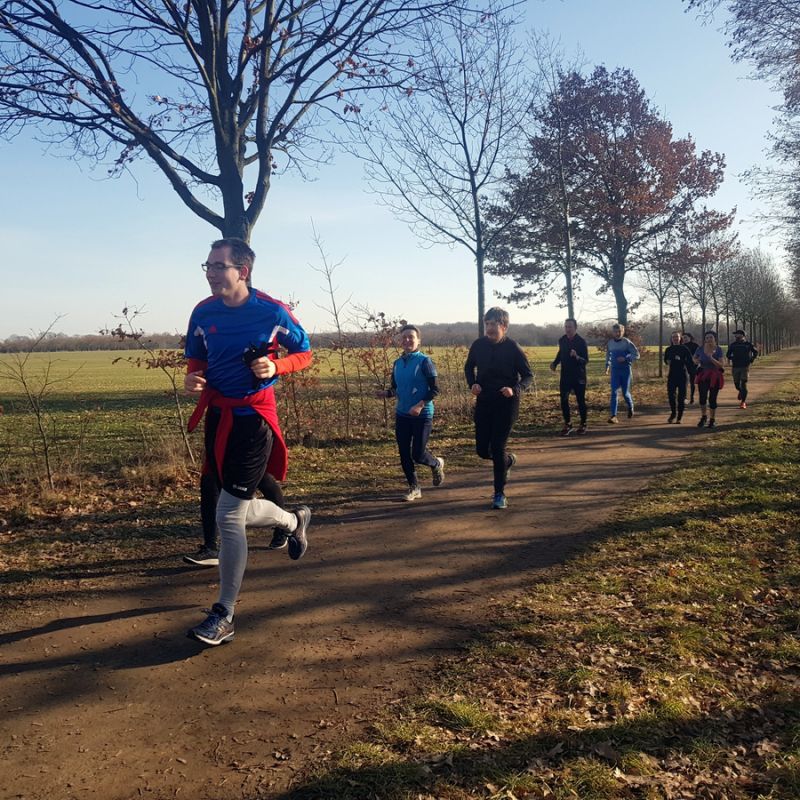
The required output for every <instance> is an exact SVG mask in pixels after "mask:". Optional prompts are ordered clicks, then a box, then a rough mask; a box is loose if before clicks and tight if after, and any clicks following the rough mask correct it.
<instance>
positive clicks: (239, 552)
mask: <svg viewBox="0 0 800 800" xmlns="http://www.w3.org/2000/svg"><path fill="white" fill-rule="evenodd" d="M247 525H252V526H253V527H257V528H274V527H276V526H277V527H279V528H284V529H285V530H287V531H293V530H294V529H295V528H296V527H297V517H295V515H294V514H292V513H291V512H289V511H284V510H283V509H282V508H280V506H276V505H275V503H272V502H270V501H269V500H262V499H261V498H254V499H252V500H244V499H242V498H241V497H234V496H233V495H232V494H229V493H228V492H226V491H225V490H224V489H223V490H222V491H221V492H220V495H219V502H218V503H217V527H218V528H219V539H220V548H219V600H218V602H219V604H220V605H222V606H225V608H226V609H227V610H228V613H229V614H233V609H234V606H235V605H236V598H237V597H238V596H239V589H241V587H242V579H243V578H244V570H245V567H246V566H247V532H246V530H245V529H246V526H247Z"/></svg>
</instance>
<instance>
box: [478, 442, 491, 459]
mask: <svg viewBox="0 0 800 800" xmlns="http://www.w3.org/2000/svg"><path fill="white" fill-rule="evenodd" d="M475 452H476V453H477V454H478V456H479V457H480V458H486V459H489V458H491V457H492V448H491V447H490V446H489V445H488V444H477V445H475Z"/></svg>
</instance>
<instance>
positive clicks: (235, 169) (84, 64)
mask: <svg viewBox="0 0 800 800" xmlns="http://www.w3.org/2000/svg"><path fill="white" fill-rule="evenodd" d="M453 2H455V0H268V1H267V0H265V1H264V2H260V1H259V0H186V2H183V1H182V2H177V0H159V2H153V0H103V2H96V3H95V2H84V0H61V1H60V2H55V0H0V134H3V135H5V136H6V137H9V138H10V137H13V136H14V135H15V134H17V133H19V132H20V131H21V130H23V129H24V128H25V127H26V126H28V125H32V126H34V127H35V130H36V132H37V134H38V135H39V136H40V137H42V138H43V139H44V140H45V141H47V142H51V143H57V144H59V145H65V146H67V148H69V149H71V151H72V152H73V153H74V154H75V155H77V156H79V157H84V158H86V159H89V160H92V161H105V162H109V161H110V162H111V168H110V169H109V173H110V174H118V173H120V172H122V171H124V170H126V169H128V168H129V166H130V164H131V163H132V162H133V161H134V160H135V159H137V158H139V157H141V156H145V157H147V158H149V159H150V160H151V161H152V162H153V163H154V164H155V165H156V166H157V167H158V168H159V169H160V170H161V172H162V173H163V174H164V175H165V176H166V178H167V180H168V181H169V183H170V185H171V186H172V188H173V189H174V190H175V192H177V194H178V196H179V197H180V199H181V200H182V201H183V203H184V204H185V205H186V206H187V207H188V208H189V209H190V210H191V211H192V212H193V213H194V214H196V215H197V216H198V217H200V218H201V219H203V220H205V221H206V222H208V223H209V224H210V225H212V226H214V227H215V228H218V229H219V230H220V232H221V233H222V234H223V235H225V236H239V237H241V238H243V239H249V236H250V232H251V230H252V228H253V226H254V225H255V223H256V220H257V219H258V217H259V215H260V214H261V212H262V211H263V209H264V205H265V202H266V199H267V194H268V192H269V189H270V182H271V177H272V175H273V173H274V172H275V170H277V169H280V168H289V167H298V168H300V169H302V168H303V165H304V164H307V163H308V162H309V161H310V160H311V161H313V160H315V159H319V158H324V157H325V156H326V153H327V145H326V142H325V141H324V139H323V138H322V137H323V136H324V130H325V126H326V125H327V124H328V123H329V122H330V121H331V118H344V117H348V116H353V115H356V114H358V113H359V112H360V110H361V102H362V100H361V98H363V97H364V93H365V92H373V91H374V90H385V89H387V88H388V87H391V86H398V85H408V82H409V80H410V79H411V78H412V76H413V75H414V73H415V71H416V67H415V60H414V47H415V26H417V25H418V24H420V21H421V20H423V19H426V18H428V17H429V16H431V15H437V14H439V13H442V12H444V11H445V10H447V9H448V8H449V7H450V6H451V5H452V4H453Z"/></svg>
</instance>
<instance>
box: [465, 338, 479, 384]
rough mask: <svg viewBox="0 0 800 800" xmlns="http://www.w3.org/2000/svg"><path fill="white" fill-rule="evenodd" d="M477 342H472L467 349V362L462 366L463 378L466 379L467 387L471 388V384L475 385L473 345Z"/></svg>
mask: <svg viewBox="0 0 800 800" xmlns="http://www.w3.org/2000/svg"><path fill="white" fill-rule="evenodd" d="M476 344H477V342H473V343H472V346H471V347H470V348H469V353H467V361H466V363H465V364H464V377H465V378H466V379H467V386H469V387H470V388H472V384H474V383H475V367H476V362H475V345H476Z"/></svg>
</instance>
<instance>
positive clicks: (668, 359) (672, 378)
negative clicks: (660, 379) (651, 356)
mask: <svg viewBox="0 0 800 800" xmlns="http://www.w3.org/2000/svg"><path fill="white" fill-rule="evenodd" d="M670 342H671V344H670V346H669V347H668V348H667V349H666V350H665V351H664V363H665V364H667V365H669V372H668V373H667V399H668V400H669V409H670V415H669V419H668V420H667V422H680V421H681V420H682V419H683V410H684V408H685V406H686V380H687V378H688V377H689V376H690V375H691V374H692V373H693V372H694V362H693V361H692V354H691V352H690V351H689V348H688V347H686V345H685V344H681V335H680V333H679V332H678V331H675V333H673V334H672V337H671V338H670Z"/></svg>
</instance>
